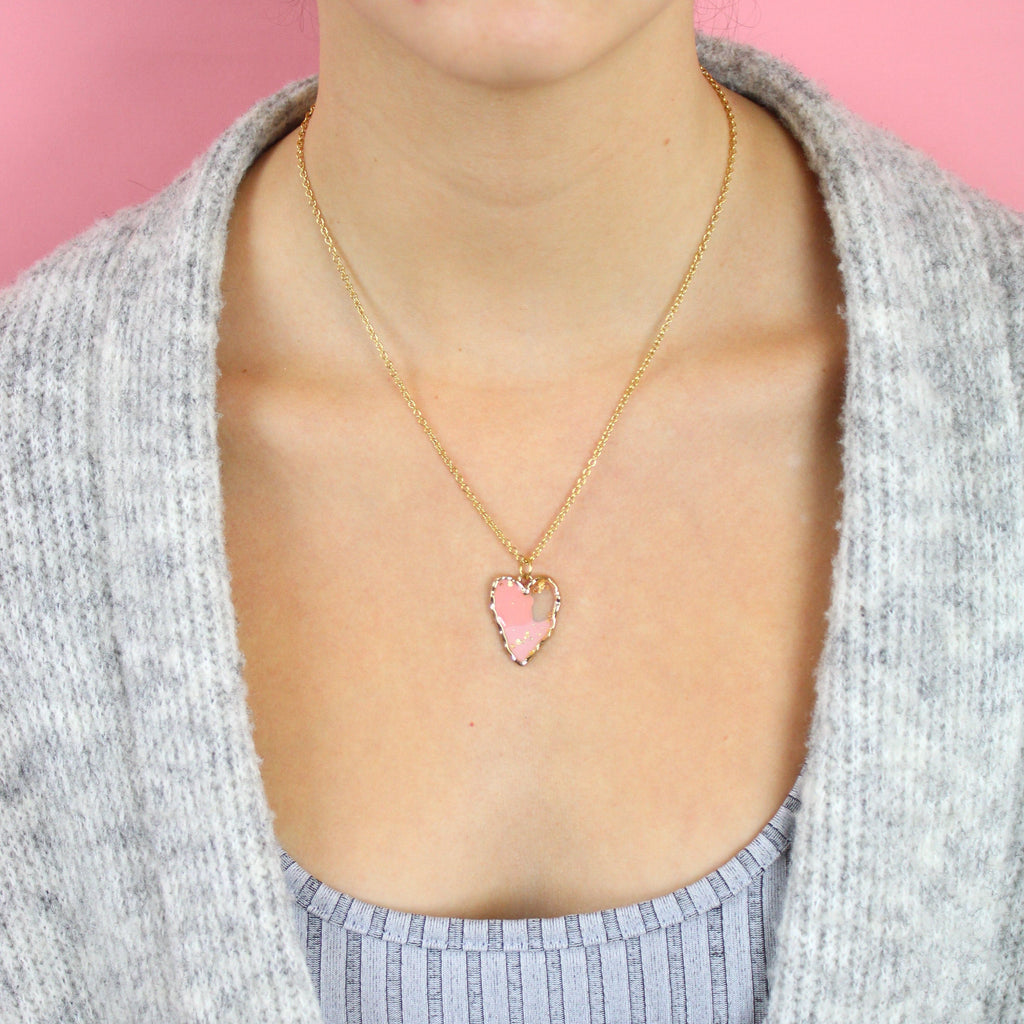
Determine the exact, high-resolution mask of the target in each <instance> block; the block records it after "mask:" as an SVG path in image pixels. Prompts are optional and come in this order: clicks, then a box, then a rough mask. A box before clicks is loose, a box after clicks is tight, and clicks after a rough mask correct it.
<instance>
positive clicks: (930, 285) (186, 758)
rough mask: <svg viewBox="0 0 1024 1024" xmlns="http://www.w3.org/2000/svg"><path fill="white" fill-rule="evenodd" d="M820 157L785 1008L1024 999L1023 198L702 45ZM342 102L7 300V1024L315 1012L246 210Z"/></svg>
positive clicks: (1016, 1002) (81, 246) (2, 548)
mask: <svg viewBox="0 0 1024 1024" xmlns="http://www.w3.org/2000/svg"><path fill="white" fill-rule="evenodd" d="M699 48H700V53H701V56H702V59H703V60H704V62H705V63H706V65H707V66H708V67H709V68H710V70H711V71H712V72H713V73H714V74H715V75H716V76H717V77H718V78H719V79H720V80H721V81H722V82H724V83H725V84H726V85H728V86H729V87H731V88H732V89H735V90H737V91H739V92H741V93H744V94H745V95H747V96H749V97H751V98H752V99H753V100H755V101H756V102H758V103H760V104H761V105H762V106H764V107H767V108H768V109H769V110H772V111H773V112H774V113H775V114H776V115H777V116H778V117H779V118H780V119H781V121H782V122H783V123H784V124H785V125H786V126H787V128H788V129H789V130H790V131H791V132H792V133H793V135H794V136H795V137H796V139H797V140H798V141H799V142H800V144H801V146H802V147H803V149H804V151H805V153H806V155H807V159H808V160H809V162H810V166H811V167H812V168H813V170H814V171H815V172H816V173H817V175H818V176H819V178H820V182H821V189H822V192H823V195H824V198H825V201H826V204H827V208H828V213H829V216H830V218H831V222H832V227H833V230H834V233H835V240H836V248H837V252H838V257H839V261H840V269H841V272H842V279H843V284H844V287H845V304H844V314H845V319H846V324H847V328H848V346H849V347H848V368H847V380H846V392H845V407H844V414H843V471H844V478H843V480H844V482H843V509H842V517H841V522H840V524H839V531H840V540H839V547H838V554H837V556H836V559H835V563H834V569H833V573H834V575H833V585H832V596H831V606H830V610H829V614H828V630H827V637H826V640H825V647H824V652H823V655H822V658H821V662H820V665H819V667H818V672H817V677H816V679H817V704H816V708H815V712H814V717H813V722H812V726H811V732H810V744H809V752H808V760H807V767H806V776H805V780H804V781H805V786H804V792H803V806H802V808H801V810H800V814H799V818H798V822H797V831H796V835H795V840H794V845H793V847H792V861H791V869H790V876H789V883H788V890H787V895H786V902H785V906H784V912H783V917H782V920H781V923H780V929H779V933H778V943H779V944H778V952H777V958H776V962H775V969H774V973H773V976H772V982H771V997H770V1004H769V1007H770V1012H769V1018H768V1020H769V1022H770V1024H808V1022H820V1024H826V1022H827V1024H866V1022H875V1021H879V1022H886V1024H889V1022H893V1024H895V1022H903V1021H906V1022H914V1024H923V1022H943V1024H950V1022H968V1021H974V1022H993V1021H998V1022H1010V1021H1015V1022H1016V1021H1024V438H1022V429H1021V428H1022V413H1024V407H1022V406H1024V222H1022V219H1021V218H1020V217H1019V216H1018V215H1016V214H1014V213H1012V212H1010V211H1008V210H1006V209H1004V208H1002V207H999V206H998V205H996V204H994V203H993V202H991V201H989V200H987V199H986V198H985V197H983V196H982V195H980V194H979V193H977V192H974V191H971V190H970V189H968V188H967V187H965V186H964V185H962V184H960V183H959V182H957V181H955V180H954V179H952V178H951V177H950V176H949V175H947V174H946V173H944V172H943V171H941V170H939V169H938V168H937V167H936V166H935V165H934V164H933V163H932V162H931V161H930V160H928V159H927V158H926V157H924V156H922V155H921V154H919V153H917V152H914V151H913V150H910V149H908V148H907V147H906V146H905V145H903V144H902V143H900V142H898V141H897V140H895V139H893V138H892V137H891V136H889V135H887V134H885V133H884V132H881V131H880V130H878V129H876V128H874V127H871V126H869V125H866V124H864V123H863V122H861V121H859V120H858V119H856V118H855V117H854V116H853V115H851V114H850V113H849V112H848V111H846V110H845V109H844V108H842V107H841V106H839V105H838V104H837V103H835V102H834V101H833V100H831V99H830V98H828V97H827V96H826V95H825V94H824V93H823V92H822V91H821V90H820V89H818V88H817V87H815V86H813V85H812V84H810V83H809V82H808V81H807V80H805V79H804V78H803V77H801V76H800V75H799V74H797V73H796V72H795V71H794V70H793V69H791V68H789V67H787V66H786V65H784V64H782V63H781V62H779V61H777V60H776V59H774V58H772V57H769V56H767V55H765V54H762V53H759V52H757V51H754V50H750V49H748V48H745V47H743V46H740V45H737V44H733V43H729V42H723V41H716V40H711V39H705V38H702V39H701V40H700V42H699ZM314 91H315V82H314V81H313V80H309V81H305V82H299V83H296V84H294V85H292V86H290V87H288V88H287V89H285V90H283V91H282V92H281V93H279V94H278V95H276V96H273V97H271V98H270V99H268V100H266V101H264V102H261V103H260V104H258V105H257V106H256V107H255V108H254V109H253V110H252V111H250V112H249V113H248V114H247V115H246V116H245V117H243V118H242V119H240V120H239V121H238V122H237V123H236V124H235V125H234V126H233V127H231V128H230V129H229V130H228V131H227V132H226V133H225V134H224V135H223V136H222V137H221V138H220V139H219V140H218V141H217V142H216V144H215V145H213V147H212V148H211V149H210V150H209V152H207V153H206V154H205V155H203V156H202V157H201V158H200V159H198V160H197V162H196V163H195V164H194V166H193V167H192V168H191V169H190V170H189V171H188V172H187V173H186V174H184V175H183V176H182V177H181V178H179V179H178V180H177V181H176V182H174V183H173V184H172V185H171V186H170V187H168V188H167V189H166V190H165V191H164V192H162V193H161V194H159V195H157V196H155V197H154V198H153V199H152V200H150V201H149V202H147V203H146V204H145V205H143V206H141V207H138V208H135V209H128V210H124V211H122V212H120V213H118V214H116V215H115V216H113V217H111V218H109V219H107V220H105V221H103V222H101V223H99V224H97V225H96V226H95V227H94V228H92V229H91V230H90V231H88V232H86V233H85V234H84V235H82V236H80V237H79V238H77V239H75V240H73V241H72V242H70V243H68V244H67V245H65V246H63V247H62V248H60V249H58V250H57V251H56V252H55V253H53V254H52V255H51V256H50V257H48V258H47V259H45V260H43V261H42V262H41V263H39V264H37V265H36V266H35V267H34V268H32V269H30V270H29V271H27V272H26V273H25V274H23V275H22V276H21V278H20V279H19V280H18V282H16V284H15V286H14V287H13V288H12V289H10V290H8V291H7V292H6V293H4V294H3V295H2V296H0V1021H2V1022H3V1024H15V1022H17V1024H26V1022H28V1024H42V1022H53V1024H56V1022H61V1024H72V1022H100V1021H102V1022H124V1024H149V1022H152V1024H184V1022H198V1021H204V1022H211V1024H213V1022H217V1024H236V1022H237V1024H316V1022H318V1021H320V1019H321V1018H320V1012H319V1007H318V1005H317V1001H316V998H315V996H314V991H313V988H312V985H311V981H310V978H309V976H308V974H307V971H306V966H305V963H304V960H303V950H302V948H301V945H300V944H299V942H298V940H297V937H296V935H295V934H294V931H293V927H292V924H291V918H290V915H289V903H288V901H289V896H288V894H287V892H286V890H285V885H284V881H283V877H282V871H281V865H280V862H279V860H278V855H277V852H276V849H275V837H274V833H273V827H272V820H271V815H270V811H269V808H268V806H267V803H266V798H265V796H264V791H263V787H262V784H261V780H260V773H259V763H258V760H257V756H256V752H255V748H254V745H253V740H252V730H251V724H250V719H249V716H248V712H247V705H246V701H245V690H244V684H243V680H242V674H241V656H240V653H239V650H238V646H237V643H236V636H235V626H236V623H235V618H234V613H233V608H232V604H231V598H230V589H229V583H228V572H227V563H226V557H225V550H224V540H223V518H222V516H223V512H222V500H221V492H220V483H219V471H218V448H217V440H216V412H215V394H216V392H215V383H216V360H215V346H216V342H217V317H218V312H219V309H220V304H221V295H220V290H219V280H220V273H221V267H222V262H223V257H224V247H225V238H226V229H227V223H228V215H229V212H230V210H231V205H232V201H233V197H234V194H235V191H236V188H237V186H238V183H239V180H240V179H241V177H242V175H243V173H244V172H245V170H246V168H247V167H248V166H249V165H250V164H251V163H252V162H253V160H254V159H255V158H256V156H257V155H258V154H259V153H260V151H261V150H263V149H264V148H265V147H266V146H267V145H268V144H269V143H270V142H271V141H273V140H274V139H276V138H278V137H280V136H281V135H282V134H283V133H284V132H285V131H287V130H288V129H289V128H290V127H292V126H294V125H295V124H296V123H297V121H298V119H299V118H300V116H301V114H302V112H303V111H304V109H305V107H306V105H307V104H308V103H309V102H310V99H311V97H312V96H313V94H314Z"/></svg>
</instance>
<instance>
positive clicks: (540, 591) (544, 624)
mask: <svg viewBox="0 0 1024 1024" xmlns="http://www.w3.org/2000/svg"><path fill="white" fill-rule="evenodd" d="M560 603H561V599H560V598H559V596H558V587H557V586H555V581H554V580H553V579H551V577H550V576H530V577H528V579H527V581H526V583H522V582H520V581H519V580H518V579H516V577H515V576H499V577H498V578H497V579H496V580H495V581H494V582H493V583H492V584H491V611H492V612H493V613H494V621H495V622H497V624H498V632H499V633H500V634H501V639H502V642H503V643H504V644H505V650H506V651H508V653H509V655H510V656H511V658H512V660H513V661H514V662H515V663H516V664H517V665H525V664H526V663H527V662H528V661H529V660H530V658H532V657H533V656H534V655H535V654H536V653H537V651H538V650H540V645H541V644H542V643H544V641H545V640H547V638H548V637H549V636H551V634H552V632H553V631H554V628H555V615H556V614H557V613H558V606H559V604H560Z"/></svg>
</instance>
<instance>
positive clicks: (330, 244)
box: [295, 67, 736, 577]
mask: <svg viewBox="0 0 1024 1024" xmlns="http://www.w3.org/2000/svg"><path fill="white" fill-rule="evenodd" d="M701 71H702V72H703V74H704V77H705V78H706V79H707V80H708V82H710V83H711V86H712V87H713V88H714V90H715V92H716V93H717V94H718V98H719V100H721V103H722V106H723V108H724V109H725V114H726V117H727V118H728V119H729V158H728V161H727V163H726V167H725V175H724V177H723V179H722V187H721V189H719V192H718V198H717V199H716V200H715V206H714V209H713V210H712V211H711V219H710V220H709V221H708V225H707V227H706V228H705V229H704V234H703V236H702V237H701V240H700V244H699V245H698V246H697V250H696V252H695V253H694V255H693V259H692V260H691V261H690V266H689V269H688V270H687V271H686V276H685V277H684V278H683V282H682V284H681V285H680V286H679V290H678V291H677V292H676V295H675V298H674V299H673V300H672V305H671V306H670V307H669V310H668V313H667V314H666V315H665V319H664V320H662V322H661V327H660V328H659V329H658V333H657V335H656V337H655V339H654V344H653V345H651V347H650V348H649V349H648V350H647V354H646V355H645V356H644V358H643V359H642V360H641V362H640V365H639V367H637V370H636V373H634V374H633V377H632V379H631V380H630V382H629V384H628V385H627V387H626V390H625V391H623V392H622V397H621V398H620V399H619V402H618V404H617V405H616V406H615V411H614V412H613V413H612V415H611V419H609V420H608V424H607V426H606V427H605V428H604V431H603V432H602V434H601V439H600V440H599V441H598V442H597V446H596V447H595V448H594V452H593V454H592V455H591V456H590V458H589V459H588V460H587V464H586V465H585V466H584V467H583V471H582V472H581V473H580V475H579V476H578V477H577V478H576V483H575V484H573V487H572V490H571V491H570V492H569V496H568V497H567V498H566V499H565V501H564V502H563V503H562V507H561V508H560V509H559V510H558V514H557V515H556V516H555V518H554V519H552V520H551V525H550V526H548V528H547V530H545V532H544V536H543V537H541V539H540V541H539V542H538V543H537V546H536V547H535V548H534V549H533V550H532V551H531V552H530V553H529V554H528V555H523V554H521V553H520V551H519V548H517V547H516V546H515V544H513V543H512V541H510V540H509V539H508V537H506V536H505V534H504V532H503V531H502V530H501V528H500V527H499V526H498V524H497V523H496V522H495V521H494V518H493V517H492V516H491V514H490V513H489V512H488V511H487V509H485V508H484V506H483V503H482V502H481V501H480V499H479V498H478V497H477V496H476V495H475V494H474V493H473V491H472V489H471V488H470V486H469V484H468V483H466V479H465V477H464V476H463V475H462V473H461V472H460V471H459V468H458V467H457V466H456V465H455V463H454V462H453V461H452V459H451V456H450V455H449V454H448V453H447V452H446V451H445V450H444V447H443V446H442V444H441V442H440V441H439V440H438V438H437V435H436V434H435V433H434V431H433V429H432V428H431V426H430V424H429V423H427V420H426V418H425V417H424V415H423V413H422V412H420V409H419V406H418V405H417V404H416V402H415V401H414V400H413V397H412V395H411V394H409V389H408V388H407V387H406V386H405V383H404V382H403V381H402V378H401V377H400V376H399V375H398V370H396V369H395V364H394V363H393V362H392V361H391V357H390V356H389V355H388V353H387V351H386V350H385V348H384V346H383V345H382V344H381V341H380V338H378V337H377V332H376V330H374V327H373V324H372V323H370V318H369V317H368V316H367V315H366V310H365V309H363V304H362V302H360V301H359V296H358V295H357V294H356V290H355V286H354V285H353V284H352V278H351V277H350V276H349V272H348V269H347V268H346V266H345V262H344V260H343V259H342V258H341V253H340V252H339V251H338V246H337V244H336V243H335V241H334V239H333V237H332V236H331V232H330V230H329V229H328V227H327V222H326V221H325V220H324V215H323V213H322V212H321V211H320V206H319V204H318V203H317V201H316V196H315V195H314V194H313V186H312V184H310V181H309V174H308V172H307V171H306V160H305V154H304V149H305V139H306V128H307V127H308V125H309V119H310V118H311V117H312V116H313V111H314V110H315V109H316V104H315V103H314V104H313V106H311V107H310V108H309V110H308V111H307V112H306V116H305V118H304V119H303V121H302V125H301V126H300V128H299V134H298V140H297V141H296V144H295V149H296V153H297V156H298V161H299V174H300V175H301V177H302V185H303V187H304V188H305V190H306V198H307V199H308V200H309V205H310V206H311V207H312V209H313V213H314V214H315V216H316V223H317V226H318V227H319V228H320V234H321V235H322V236H323V240H324V242H325V243H326V244H327V248H328V250H330V254H331V259H332V261H333V262H334V266H335V267H336V268H337V270H338V273H339V274H340V275H341V278H342V280H343V281H344V282H345V287H346V288H347V289H348V293H349V295H350V296H351V297H352V302H353V303H354V304H355V307H356V311H357V312H358V313H359V317H360V319H361V320H362V321H363V326H364V327H365V328H366V331H367V333H368V334H369V335H370V338H371V339H372V340H373V344H374V345H375V346H376V349H377V352H378V354H379V355H380V357H381V359H382V360H383V361H384V365H385V366H386V367H387V371H388V373H389V374H390V376H391V379H392V381H393V382H394V384H395V387H397V388H398V390H399V391H400V392H401V393H402V397H403V398H404V399H405V403H406V405H408V406H409V408H410V409H411V410H412V413H413V415H414V416H415V417H416V421H417V422H418V423H419V425H420V426H421V427H422V428H423V431H424V433H425V434H426V435H427V437H428V438H429V439H430V443H431V444H432V445H433V446H434V451H436V452H437V454H438V455H439V456H440V457H441V461H442V462H443V463H444V464H445V466H447V467H448V471H449V472H450V473H451V475H452V476H453V477H454V478H455V482H456V483H457V484H458V485H459V488H460V489H461V490H462V492H463V494H465V495H466V497H467V498H469V500H470V502H471V503H472V505H473V508H475V509H476V510H477V512H478V513H479V514H480V516H481V518H482V519H483V521H484V522H485V523H486V524H487V525H488V526H489V527H490V528H491V530H492V531H493V532H494V535H495V536H496V537H497V538H498V540H499V541H501V544H502V546H503V547H504V548H505V550H506V551H508V553H509V554H510V555H511V556H512V557H513V558H514V559H515V560H516V561H517V562H518V563H519V571H520V575H521V576H524V577H525V576H529V575H530V574H531V573H532V571H533V562H534V560H535V559H536V558H537V556H538V555H539V554H540V553H541V551H543V550H544V548H545V547H546V546H547V543H548V541H550V540H551V537H552V536H553V535H554V532H555V530H557V529H558V527H559V526H561V524H562V520H563V519H565V517H566V514H567V513H568V511H569V509H570V508H572V505H573V502H575V500H576V497H577V495H578V494H579V493H580V491H581V490H582V489H583V485H584V484H585V483H586V482H587V479H588V478H589V476H590V474H591V472H592V471H593V469H594V466H595V465H597V460H598V459H599V458H600V457H601V452H603V451H604V446H605V445H606V444H607V443H608V438H609V437H610V436H611V433H612V431H613V430H614V429H615V424H616V423H617V422H618V420H619V416H620V415H621V414H622V410H623V409H624V408H625V406H626V403H627V402H628V401H629V399H630V397H631V396H632V394H633V392H634V391H636V389H637V386H638V385H639V384H640V380H641V378H642V377H643V375H644V373H645V372H646V370H647V367H648V366H649V365H650V362H651V360H652V359H653V358H654V353H655V352H657V351H658V346H659V345H661V340H662V338H664V336H665V332H666V331H667V330H668V328H669V324H671V323H672V318H673V317H674V316H675V315H676V310H677V309H678V308H679V304H680V302H682V300H683V296H684V295H685V294H686V292H687V290H688V289H689V287H690V282H691V281H692V280H693V276H694V274H696V272H697V268H698V267H699V266H700V263H701V260H702V259H703V258H704V252H705V250H706V249H707V247H708V242H709V241H710V240H711V235H712V232H713V231H714V230H715V225H716V224H717V223H718V215H719V214H720V213H721V211H722V207H723V205H724V204H725V197H726V195H727V194H728V192H729V183H730V182H731V181H732V172H733V166H734V164H735V162H736V118H735V117H734V116H733V112H732V107H731V106H730V104H729V100H728V99H727V98H726V95H725V91H724V90H723V89H722V87H721V86H720V85H719V84H718V83H717V82H716V81H715V80H714V78H712V76H711V74H710V73H709V72H708V70H707V69H706V68H704V67H702V68H701Z"/></svg>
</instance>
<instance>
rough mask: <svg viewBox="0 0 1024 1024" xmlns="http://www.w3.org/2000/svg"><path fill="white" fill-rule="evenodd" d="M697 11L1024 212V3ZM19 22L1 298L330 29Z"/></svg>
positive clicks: (92, 14)
mask: <svg viewBox="0 0 1024 1024" xmlns="http://www.w3.org/2000/svg"><path fill="white" fill-rule="evenodd" d="M307 2H308V4H309V7H310V8H312V6H313V4H312V0H307ZM697 2H698V4H703V8H704V11H705V14H704V17H703V23H704V25H705V26H706V27H707V28H709V29H710V30H712V31H715V32H718V33H720V34H729V35H733V36H735V37H736V38H739V39H742V40H745V41H747V42H751V43H753V44H754V45H756V46H760V47H762V48H764V49H767V50H770V51H772V52H773V53H776V54H778V55H780V56H782V57H784V58H786V59H787V60H789V61H791V62H792V63H794V64H796V65H797V66H798V67H800V68H801V69H803V70H804V71H805V72H807V73H808V74H809V75H810V76H811V77H812V78H815V79H817V80H818V81H820V82H822V83H823V84H825V85H826V86H827V87H828V88H829V89H830V91H831V92H832V93H833V94H834V95H836V96H837V97H838V98H840V99H841V100H843V101H844V102H845V103H846V104H847V105H848V106H850V107H852V108H853V109H854V110H856V111H857V112H858V113H860V114H862V115H863V116H865V117H867V118H868V119H870V120H872V121H874V122H876V123H878V124H882V125H884V126H885V127H887V128H890V129H891V130H893V131H895V132H896V133H897V134H899V135H901V136H903V138H905V139H906V140H907V141H908V142H910V143H912V144H913V145H915V146H918V147H920V148H922V149H924V150H926V151H928V152H929V153H931V154H932V155H933V156H934V157H936V159H938V160H939V162H940V163H942V164H944V165H945V166H946V167H948V168H950V169H951V170H953V171H955V172H956V173H957V174H959V175H960V176H961V177H962V178H964V179H965V180H966V181H968V182H970V183H971V184H973V185H976V186H977V187H979V188H982V189H984V190H986V191H987V192H988V193H989V194H990V195H992V196H994V197H995V198H997V199H999V200H1001V201H1002V202H1004V203H1007V204H1009V205H1010V206H1013V207H1016V208H1017V209H1024V169H1022V168H1024V132H1022V130H1021V126H1022V125H1024V86H1022V81H1024V78H1022V74H1021V64H1022V62H1024V2H1022V0H976V2H975V3H969V2H967V0H736V2H735V4H734V5H730V4H729V0H697ZM5 7H6V9H5V10H4V12H3V17H2V19H0V25H2V27H3V31H2V32H0V98H2V100H3V102H2V103H0V137H2V138H3V139H4V144H3V146H2V150H0V212H2V216H0V225H2V230H0V284H3V283H6V282H7V281H9V280H11V279H12V278H13V277H14V275H15V274H16V273H17V271H18V270H19V269H21V268H22V267H25V266H27V265H28V264H29V263H31V262H33V261H34V260H35V259H37V258H38V257H39V256H42V255H43V254H45V253H46V252H48V251H49V250H50V249H52V248H53V247H54V246H55V245H56V244H58V243H59V242H61V241H63V240H64V239H66V238H69V237H71V236H72V235H74V234H76V233H77V232H78V231H80V230H82V229H83V228H85V227H87V226H88V225H89V224H90V223H92V222H93V221H94V220H96V219H97V218H98V217H100V216H102V215H104V214H107V213H110V212H112V211H114V210H115V209H117V208H118V207H121V206H125V205H127V204H131V203H137V202H140V201H142V200H143V199H145V198H147V197H148V196H149V195H151V194H152V193H153V192H155V191H157V190H159V189H160V188H162V187H163V186H164V185H166V184H167V183H168V182H169V181H170V180H171V179H172V178H173V177H174V176H175V175H176V174H177V173H178V172H179V171H181V170H183V169H184V168H185V167H187V166H188V164H189V163H190V162H191V160H192V159H193V157H195V156H196V155H197V154H199V153H200V152H201V151H202V150H203V149H205V148H206V146H207V145H208V144H209V143H210V142H211V141H212V140H213V139H214V138H215V137H216V136H217V135H218V134H219V133H220V132H221V131H222V130H223V129H224V128H225V127H226V126H227V125H228V124H229V123H230V122H231V120H232V119H233V118H234V117H236V116H237V115H238V114H240V113H242V112H243V111H244V110H245V109H246V108H247V107H249V106H250V105H251V104H252V103H253V102H254V101H255V100H256V99H258V98H259V97H261V96H263V95H266V94H267V93H270V92H272V91H273V90H275V89H276V88H277V87H279V86H280V85H282V84H284V83H285V82H287V81H289V80H290V79H293V78H298V77H300V76H303V75H305V74H308V73H311V72H313V71H315V69H316V28H315V25H314V24H313V22H312V19H311V17H310V15H309V14H308V13H306V12H305V10H304V5H303V3H302V0H209V2H206V3H195V2H194V0H141V2H140V0H76V2H75V3H68V2H67V0H22V2H20V3H14V4H7V5H5ZM716 7H719V8H722V9H723V11H725V10H728V12H729V13H728V15H726V14H724V13H720V14H718V15H717V16H716V15H715V13H714V12H715V8H716ZM12 8H13V9H12Z"/></svg>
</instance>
